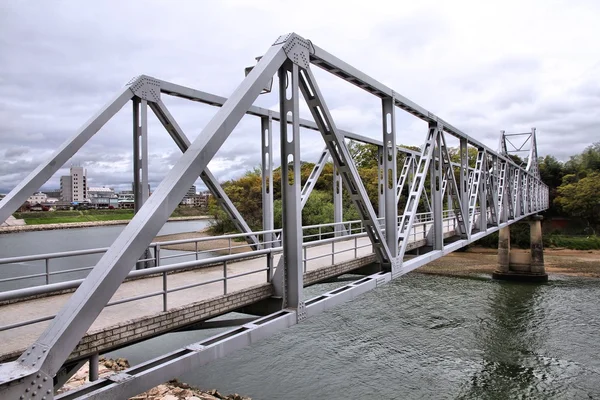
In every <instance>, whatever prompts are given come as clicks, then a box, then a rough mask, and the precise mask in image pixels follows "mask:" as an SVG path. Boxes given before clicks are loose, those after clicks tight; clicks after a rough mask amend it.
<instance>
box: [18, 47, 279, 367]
mask: <svg viewBox="0 0 600 400" xmlns="http://www.w3.org/2000/svg"><path fill="white" fill-rule="evenodd" d="M283 45H284V43H278V44H275V45H273V46H272V47H271V48H270V49H269V51H268V52H267V53H266V54H265V56H264V57H263V58H262V59H261V60H260V61H259V63H258V64H257V65H256V66H255V67H254V69H253V70H252V71H251V72H250V73H249V74H248V76H247V77H246V79H244V81H242V83H241V84H240V86H239V87H238V88H237V89H236V90H235V91H234V92H233V94H232V95H231V97H230V98H229V99H228V100H227V102H226V103H225V104H224V105H223V107H222V108H221V109H220V110H219V111H218V112H217V113H216V115H215V116H214V117H213V118H212V119H211V121H210V122H209V123H208V124H207V125H206V127H205V128H204V129H203V131H202V132H201V133H200V135H199V136H198V138H197V139H196V140H195V141H194V142H193V143H192V144H191V146H190V147H189V149H188V150H187V151H186V152H185V153H184V154H183V156H182V157H181V159H180V160H179V161H178V162H177V163H176V164H175V165H174V166H173V168H172V169H171V171H169V173H168V174H167V176H166V177H165V179H164V180H163V181H162V183H161V184H160V185H159V186H158V188H157V189H156V191H155V192H154V193H153V195H152V196H151V197H150V198H149V199H148V201H147V202H146V204H144V206H143V207H142V209H141V210H140V212H138V213H137V214H136V215H135V216H134V217H133V219H132V220H131V222H130V223H129V224H128V225H127V226H126V227H125V229H123V231H122V232H121V234H120V235H119V237H118V238H117V239H116V240H115V242H114V244H113V245H112V246H111V247H110V248H109V249H108V251H107V252H106V253H105V254H104V255H103V257H102V258H101V259H100V261H98V263H97V264H96V266H95V267H94V269H93V270H92V271H91V272H90V273H89V275H88V277H87V278H86V279H85V281H84V282H83V283H82V284H81V286H80V287H79V288H78V289H77V291H76V292H75V293H74V294H73V295H72V296H71V297H70V298H69V301H68V302H67V303H66V304H65V306H64V307H63V308H62V309H61V310H60V311H59V312H58V314H57V316H56V317H55V318H54V320H53V321H52V322H51V323H50V325H49V326H48V327H47V328H46V330H45V331H44V333H42V335H41V336H40V338H39V339H38V340H36V341H35V343H34V344H33V345H31V346H30V347H29V348H28V349H27V351H26V352H25V354H23V356H22V361H20V363H21V365H22V366H27V367H29V368H34V369H36V370H37V369H41V370H42V371H44V372H45V373H46V374H48V375H50V376H52V375H54V374H55V373H56V371H58V369H59V368H60V366H61V365H62V364H63V363H64V361H65V360H66V359H67V357H68V356H69V354H70V353H71V352H72V351H73V349H74V348H75V346H76V345H77V343H78V342H79V340H80V339H81V337H82V336H83V335H84V334H85V332H86V331H87V330H88V329H89V327H90V326H91V324H92V322H93V321H94V320H95V319H96V317H97V316H98V314H100V312H101V311H102V309H103V308H104V306H105V305H106V303H107V302H108V300H109V299H110V298H111V297H112V295H113V294H114V293H115V291H116V290H117V288H118V287H119V285H120V284H121V282H123V280H124V279H125V277H126V276H127V273H128V272H129V269H130V266H131V265H133V264H134V263H135V261H136V260H137V259H138V257H139V256H140V255H141V254H142V252H143V251H144V250H145V248H146V247H147V246H148V245H149V244H150V242H151V240H152V239H153V238H154V237H155V236H156V234H157V233H158V231H159V230H160V228H161V227H162V226H163V225H164V223H165V222H166V221H167V219H168V218H169V216H170V215H171V213H172V212H173V210H174V209H175V207H176V206H177V204H179V201H180V200H181V199H182V198H183V196H184V195H185V193H186V192H187V190H188V189H189V187H190V186H191V185H192V184H193V182H194V181H195V180H196V179H197V177H198V175H200V173H201V172H202V171H203V170H204V169H205V168H206V166H207V164H208V162H209V161H210V159H211V158H212V157H213V156H214V155H215V153H216V152H217V151H218V149H219V148H220V147H221V145H222V144H223V142H224V141H225V140H226V139H227V137H228V136H229V134H230V133H231V131H232V130H233V128H234V127H235V126H236V125H237V124H238V122H239V121H240V119H241V118H242V117H243V116H244V114H245V112H246V110H247V109H248V108H249V107H250V106H251V105H252V102H253V101H254V100H255V99H256V98H257V96H258V95H259V94H260V92H261V90H262V88H263V87H264V86H265V84H266V83H267V82H268V81H269V80H270V79H271V77H272V76H273V74H274V73H275V71H277V70H278V69H279V67H280V66H281V64H282V63H283V62H284V60H285V59H286V54H285V52H284V50H283Z"/></svg>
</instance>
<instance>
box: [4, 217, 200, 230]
mask: <svg viewBox="0 0 600 400" xmlns="http://www.w3.org/2000/svg"><path fill="white" fill-rule="evenodd" d="M210 218H211V217H210V216H208V215H200V216H193V217H172V218H169V221H193V220H203V219H210ZM129 221H131V220H129V219H122V220H114V221H86V222H66V223H62V224H43V225H22V226H3V227H0V234H1V233H13V232H32V231H51V230H54V229H75V228H89V227H93V226H109V225H126V224H128V223H129Z"/></svg>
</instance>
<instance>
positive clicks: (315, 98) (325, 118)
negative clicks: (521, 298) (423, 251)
mask: <svg viewBox="0 0 600 400" xmlns="http://www.w3.org/2000/svg"><path fill="white" fill-rule="evenodd" d="M300 89H301V90H302V95H303V96H304V99H305V100H306V104H307V105H308V108H309V110H310V112H311V114H312V116H313V118H314V120H315V122H316V123H317V126H318V127H319V131H320V132H321V135H322V136H323V140H324V141H325V144H326V145H327V147H328V148H329V153H330V154H331V158H332V159H333V164H334V165H335V166H336V167H337V168H338V171H339V172H340V174H341V176H342V180H343V181H344V183H345V184H346V189H347V190H348V193H349V194H350V198H351V199H352V201H353V202H354V204H355V205H356V208H357V210H358V212H359V215H360V217H361V220H362V222H363V224H364V227H365V230H366V232H367V235H368V236H369V239H371V244H372V246H373V252H374V253H375V255H376V256H377V259H378V260H379V262H381V264H382V267H383V268H384V269H388V270H390V269H393V265H392V262H393V258H392V257H391V254H390V250H389V248H388V246H387V244H386V242H385V240H384V238H383V235H382V233H381V229H380V228H379V223H378V221H377V217H376V216H375V211H374V210H373V206H372V205H371V202H370V201H369V196H368V195H367V191H366V190H365V187H364V185H363V183H362V181H361V179H360V176H359V175H358V170H357V169H356V165H354V162H353V161H352V157H351V156H350V152H349V151H348V147H347V146H346V142H345V141H344V136H343V135H342V134H341V132H340V131H339V130H338V129H337V127H336V126H335V123H334V121H333V118H331V113H330V112H329V109H328V108H327V105H326V104H325V101H324V99H323V95H322V94H321V91H320V89H319V86H318V85H317V82H316V80H315V79H314V76H313V74H312V71H311V70H310V69H303V70H302V76H301V79H300ZM394 151H395V149H394Z"/></svg>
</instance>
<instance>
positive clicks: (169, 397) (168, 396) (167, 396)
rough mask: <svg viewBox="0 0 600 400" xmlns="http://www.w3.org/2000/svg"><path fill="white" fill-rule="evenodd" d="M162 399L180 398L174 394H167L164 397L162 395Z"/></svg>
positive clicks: (173, 399) (175, 399)
mask: <svg viewBox="0 0 600 400" xmlns="http://www.w3.org/2000/svg"><path fill="white" fill-rule="evenodd" d="M161 399H162V400H179V398H177V397H175V396H173V395H172V394H167V395H165V396H163V397H161Z"/></svg>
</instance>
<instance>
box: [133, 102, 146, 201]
mask: <svg viewBox="0 0 600 400" xmlns="http://www.w3.org/2000/svg"><path fill="white" fill-rule="evenodd" d="M147 106H148V102H147V101H146V100H144V99H140V98H139V97H134V99H133V121H134V122H133V198H134V201H135V209H134V210H135V212H136V213H137V212H138V211H139V210H140V208H142V206H143V205H144V203H145V202H146V200H148V196H149V194H150V193H149V191H148V107H147Z"/></svg>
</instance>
